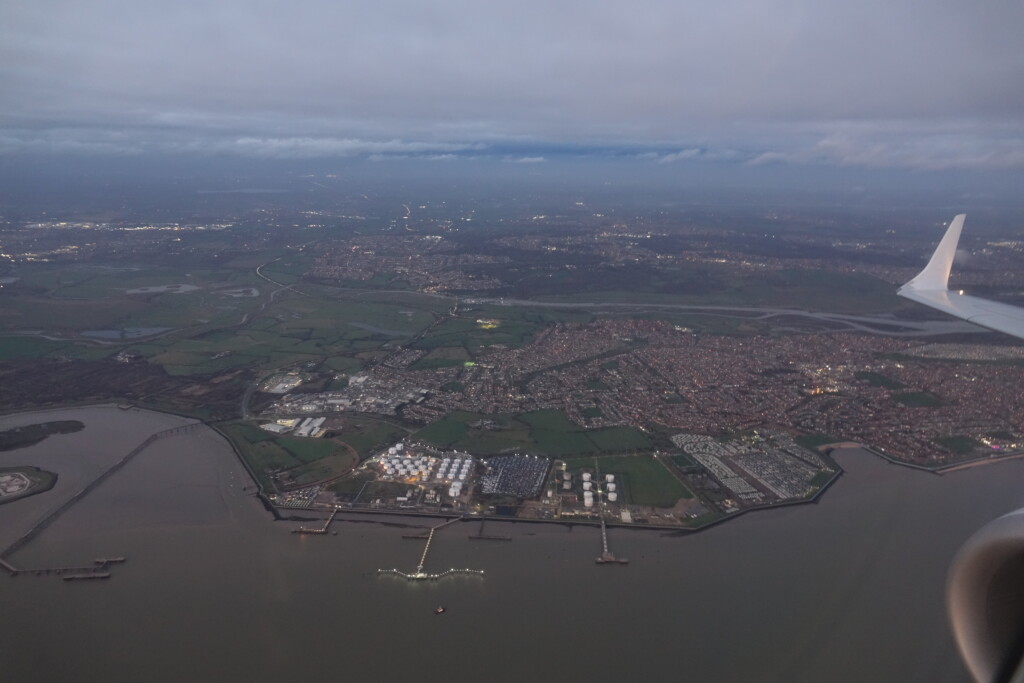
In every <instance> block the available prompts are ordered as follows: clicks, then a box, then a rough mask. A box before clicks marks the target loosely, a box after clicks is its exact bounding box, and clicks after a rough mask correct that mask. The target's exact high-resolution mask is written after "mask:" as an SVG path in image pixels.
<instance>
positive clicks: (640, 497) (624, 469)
mask: <svg viewBox="0 0 1024 683" xmlns="http://www.w3.org/2000/svg"><path fill="white" fill-rule="evenodd" d="M563 460H565V464H566V467H567V469H569V470H570V471H579V470H581V469H588V470H593V469H594V465H595V463H596V465H597V468H598V470H599V471H600V473H601V476H604V475H605V474H614V475H615V480H616V481H617V482H620V489H621V491H622V494H623V498H624V499H625V500H626V502H628V503H632V504H634V505H652V506H655V507H672V506H673V505H675V504H676V502H677V501H678V500H679V499H680V498H686V499H689V498H693V493H692V492H691V491H690V489H688V488H686V486H684V485H683V483H682V482H681V481H679V480H678V479H677V478H676V477H675V475H673V474H672V473H671V472H669V471H668V470H667V469H666V468H665V466H664V465H662V464H661V463H660V462H658V461H657V460H656V459H655V458H654V457H653V456H651V455H647V454H644V455H619V456H614V455H613V456H598V457H597V458H563Z"/></svg>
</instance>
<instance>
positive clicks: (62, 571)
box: [0, 557, 125, 581]
mask: <svg viewBox="0 0 1024 683" xmlns="http://www.w3.org/2000/svg"><path fill="white" fill-rule="evenodd" d="M92 562H93V563H92V564H91V565H88V566H84V567H34V568H31V569H19V568H17V567H15V566H14V565H13V564H11V563H10V562H8V561H6V560H0V565H2V566H3V568H4V569H6V570H7V572H8V573H9V574H10V575H11V576H21V575H24V574H31V575H32V576H50V575H54V576H59V577H61V578H62V579H64V580H65V581H72V580H77V579H109V578H110V565H112V564H123V563H124V562H125V558H123V557H97V558H96V559H95V560H93V561H92Z"/></svg>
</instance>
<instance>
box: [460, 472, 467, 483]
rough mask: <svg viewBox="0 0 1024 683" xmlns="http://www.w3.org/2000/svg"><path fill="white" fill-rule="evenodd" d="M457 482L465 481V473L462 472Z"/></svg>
mask: <svg viewBox="0 0 1024 683" xmlns="http://www.w3.org/2000/svg"><path fill="white" fill-rule="evenodd" d="M459 481H466V473H465V472H463V473H462V474H460V475H459Z"/></svg>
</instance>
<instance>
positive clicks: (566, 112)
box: [0, 0, 1024, 175]
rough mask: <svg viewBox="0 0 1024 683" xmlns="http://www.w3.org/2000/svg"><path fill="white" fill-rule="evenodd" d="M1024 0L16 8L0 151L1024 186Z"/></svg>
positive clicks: (265, 0)
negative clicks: (1015, 181)
mask: <svg viewBox="0 0 1024 683" xmlns="http://www.w3.org/2000/svg"><path fill="white" fill-rule="evenodd" d="M1022 35H1024V3H1021V2H1019V0H971V1H962V0H944V1H943V2H935V1H934V0H859V1H858V2H833V1H831V0H713V1H712V0H672V1H668V2H664V1H661V0H649V1H645V0H632V1H631V2H628V3H627V2H610V1H601V0H585V1H580V0H558V1H557V2H551V1H550V0H545V1H542V2H536V1H533V0H515V1H514V2H507V1H505V0H486V1H484V0H465V1H464V0H430V1H424V0H386V1H385V0H376V1H374V2H366V1H364V0H344V1H342V0H301V1H296V0H288V1H282V2H279V1H275V0H249V1H242V0H175V2H167V0H159V1H157V2H154V1H151V0H89V1H88V2H83V1H82V0H37V1H35V2H17V1H9V2H5V3H2V4H0V156H6V157H7V158H8V159H11V158H14V159H19V158H37V157H54V158H59V157H61V156H68V155H70V156H75V155H78V156H107V157H113V158H117V157H143V158H145V157H147V156H151V157H156V156H160V155H162V156H166V155H174V156H177V157H181V158H186V159H188V158H194V159H199V160H201V159H209V158H216V157H232V158H239V159H247V158H248V159H263V160H275V159H280V160H296V159H300V160H301V159H348V160H359V161H366V162H368V163H369V162H387V161H392V160H410V159H413V160H417V161H422V162H437V163H459V162H468V161H472V160H479V159H488V160H494V161H501V162H506V163H511V164H521V165H523V166H524V167H530V166H534V167H537V166H541V165H543V164H545V163H547V162H551V161H553V160H556V159H565V158H573V159H579V160H587V159H598V160H608V159H625V160H631V161H636V162H640V163H644V164H650V165H652V167H655V168H656V167H657V166H655V165H675V164H688V165H694V164H696V165H700V164H708V165H718V166H722V165H726V166H733V167H736V168H738V169H739V168H756V167H760V166H764V167H783V166H786V167H796V168H806V169H810V170H812V171H813V170H814V169H820V168H843V167H849V168H859V169H890V170H891V169H896V170H900V171H907V172H909V173H928V172H947V173H948V172H965V173H969V172H974V171H982V172H996V173H1000V172H1007V173H1013V174H1015V175H1016V174H1021V173H1024V39H1022V38H1021V36H1022Z"/></svg>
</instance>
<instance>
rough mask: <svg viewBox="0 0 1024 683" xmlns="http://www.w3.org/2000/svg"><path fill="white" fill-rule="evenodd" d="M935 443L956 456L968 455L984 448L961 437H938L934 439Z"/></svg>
mask: <svg viewBox="0 0 1024 683" xmlns="http://www.w3.org/2000/svg"><path fill="white" fill-rule="evenodd" d="M935 443H937V444H939V445H940V446H942V447H943V448H946V449H948V450H950V451H952V452H953V453H955V454H957V455H970V454H971V453H974V452H976V451H978V450H980V449H982V448H984V447H985V445H984V444H983V443H981V442H980V441H977V440H976V439H972V438H971V437H969V436H962V435H954V436H940V437H939V438H937V439H935Z"/></svg>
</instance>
